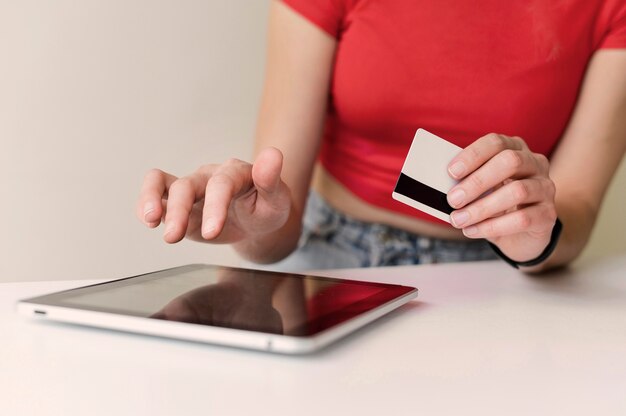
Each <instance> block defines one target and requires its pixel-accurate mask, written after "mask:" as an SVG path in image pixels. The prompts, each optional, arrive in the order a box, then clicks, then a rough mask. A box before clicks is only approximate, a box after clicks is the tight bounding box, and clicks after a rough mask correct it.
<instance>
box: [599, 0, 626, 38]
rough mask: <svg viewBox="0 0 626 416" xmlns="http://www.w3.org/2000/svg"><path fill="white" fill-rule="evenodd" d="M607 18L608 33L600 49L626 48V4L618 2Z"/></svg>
mask: <svg viewBox="0 0 626 416" xmlns="http://www.w3.org/2000/svg"><path fill="white" fill-rule="evenodd" d="M607 14H609V15H608V16H607V18H606V21H607V24H606V31H605V33H604V36H603V38H602V41H601V42H600V46H599V48H600V49H602V48H620V49H621V48H626V2H624V1H618V2H617V5H616V6H615V7H614V8H612V10H611V12H610V13H607Z"/></svg>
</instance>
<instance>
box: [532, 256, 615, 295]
mask: <svg viewBox="0 0 626 416" xmlns="http://www.w3.org/2000/svg"><path fill="white" fill-rule="evenodd" d="M615 270H624V274H626V258H625V257H617V258H604V259H596V260H593V261H589V262H585V263H583V264H579V265H575V266H574V267H566V268H562V269H556V270H552V271H548V272H544V273H541V274H536V275H528V281H529V282H530V284H531V285H533V287H534V288H535V289H537V290H538V291H541V292H549V293H550V294H552V295H554V294H562V295H563V296H567V297H572V298H576V299H580V300H584V301H586V300H589V301H599V300H604V301H619V302H625V301H626V279H616V276H617V274H618V273H616V272H615Z"/></svg>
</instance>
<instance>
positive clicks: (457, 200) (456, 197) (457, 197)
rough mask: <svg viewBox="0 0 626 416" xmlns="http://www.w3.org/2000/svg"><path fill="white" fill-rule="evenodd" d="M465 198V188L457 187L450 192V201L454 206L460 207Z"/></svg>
mask: <svg viewBox="0 0 626 416" xmlns="http://www.w3.org/2000/svg"><path fill="white" fill-rule="evenodd" d="M464 199H465V191H464V190H463V189H455V190H453V191H452V192H450V194H448V202H450V205H452V206H453V207H458V206H460V205H461V204H462V203H463V200H464Z"/></svg>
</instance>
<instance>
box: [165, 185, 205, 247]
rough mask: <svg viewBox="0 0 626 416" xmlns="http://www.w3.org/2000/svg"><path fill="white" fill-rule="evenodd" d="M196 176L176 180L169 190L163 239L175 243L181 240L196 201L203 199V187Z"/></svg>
mask: <svg viewBox="0 0 626 416" xmlns="http://www.w3.org/2000/svg"><path fill="white" fill-rule="evenodd" d="M199 179H200V178H199V177H198V176H197V175H191V176H187V177H184V178H180V179H178V180H176V181H175V182H174V183H172V185H171V186H170V188H169V195H168V198H167V213H166V215H165V231H164V234H163V239H164V240H165V241H166V242H168V243H176V242H178V241H180V240H182V239H183V237H184V236H185V234H186V232H187V226H188V225H189V216H190V215H191V210H192V209H193V205H194V203H195V202H196V201H198V200H200V199H202V198H204V186H203V185H202V183H203V182H202V181H201V180H199Z"/></svg>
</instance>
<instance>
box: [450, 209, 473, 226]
mask: <svg viewBox="0 0 626 416" xmlns="http://www.w3.org/2000/svg"><path fill="white" fill-rule="evenodd" d="M450 217H451V218H452V224H454V226H455V227H462V226H463V224H465V223H466V222H467V221H468V220H469V217H470V216H469V213H468V212H467V211H455V212H453V213H452V215H451V216H450Z"/></svg>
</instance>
